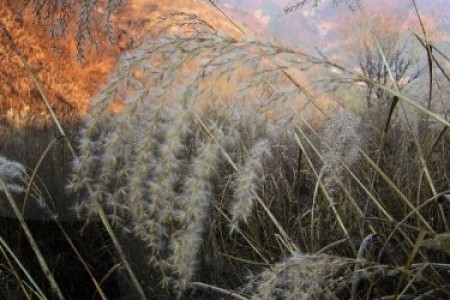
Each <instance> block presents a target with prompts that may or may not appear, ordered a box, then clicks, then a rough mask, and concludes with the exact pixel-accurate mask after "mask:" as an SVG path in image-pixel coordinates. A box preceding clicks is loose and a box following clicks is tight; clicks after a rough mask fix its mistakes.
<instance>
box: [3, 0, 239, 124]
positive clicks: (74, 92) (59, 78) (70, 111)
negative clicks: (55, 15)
mask: <svg viewBox="0 0 450 300" xmlns="http://www.w3.org/2000/svg"><path fill="white" fill-rule="evenodd" d="M17 8H18V4H17V3H16V2H14V1H9V2H7V3H6V4H5V5H2V6H1V7H0V17H1V20H2V21H3V22H4V23H5V26H6V28H7V30H8V31H9V33H10V35H11V37H12V38H13V39H14V42H15V43H16V44H17V45H18V47H19V48H20V49H21V51H22V52H23V55H24V58H25V59H26V60H27V61H28V63H29V64H30V65H31V67H32V70H33V71H34V73H35V75H36V76H37V78H38V80H39V81H40V82H41V83H42V85H43V88H44V90H45V92H46V94H47V96H48V98H49V100H50V102H51V104H52V105H53V107H54V109H55V111H56V113H57V114H58V115H59V116H60V117H61V118H70V119H73V118H79V117H80V116H82V115H84V114H85V112H86V111H87V109H88V107H89V105H88V104H89V101H90V99H91V98H92V97H93V96H94V95H95V94H96V93H97V91H98V90H99V88H100V87H101V85H102V84H104V83H105V82H106V80H107V78H108V75H109V74H110V73H111V72H112V70H113V69H114V66H115V65H116V63H117V61H118V58H119V56H120V53H121V52H123V51H127V50H130V49H132V48H133V47H136V45H138V44H139V41H140V40H141V39H142V38H143V37H144V36H149V37H151V38H155V37H156V36H157V35H158V32H160V31H161V30H166V31H167V30H168V31H170V30H172V29H171V28H170V26H168V22H167V20H166V21H165V20H164V18H166V17H169V16H172V17H173V15H175V17H176V15H177V14H178V13H181V12H183V13H187V14H195V15H197V16H199V17H200V18H202V19H204V20H205V21H206V22H207V23H208V24H210V25H211V26H212V27H214V28H216V29H217V30H219V31H221V32H223V33H226V34H227V35H231V36H234V37H238V36H239V32H238V31H237V29H235V28H234V27H233V26H232V25H231V24H230V23H228V21H227V20H226V19H225V17H224V16H223V15H221V14H220V12H218V11H217V10H215V9H213V8H212V7H211V6H210V5H209V4H208V3H206V2H204V1H200V0H198V1H195V0H194V1H192V0H189V1H188V0H183V1H176V3H175V1H156V0H135V1H128V2H126V4H125V5H124V7H122V8H121V9H120V10H119V11H118V12H117V13H116V15H114V16H113V18H112V21H113V26H114V27H113V39H114V40H115V41H114V42H113V43H110V42H109V41H108V38H107V36H106V33H105V31H104V29H103V28H102V27H101V25H102V24H103V23H102V21H103V20H104V19H105V16H104V12H103V11H102V9H96V10H95V11H94V12H93V15H92V17H93V19H94V20H96V21H97V22H96V26H94V28H93V29H94V35H95V36H96V38H97V41H96V42H97V45H96V46H93V45H92V44H89V43H87V44H86V47H85V50H86V56H85V57H86V59H85V60H84V61H83V62H81V63H80V62H79V61H77V59H76V58H77V44H76V41H75V39H74V36H75V31H76V20H72V21H71V23H69V25H68V29H69V34H68V35H67V37H66V38H64V39H62V38H60V39H52V38H51V37H50V36H49V24H48V23H45V20H44V22H43V23H42V24H40V23H38V22H36V18H35V16H34V15H33V13H32V11H31V8H30V7H28V8H27V10H25V13H24V17H23V19H19V18H18V17H17V14H16V12H17ZM75 16H76V14H75ZM0 65H1V69H0V122H5V120H9V121H14V122H13V123H19V124H20V123H22V122H23V121H24V120H26V119H29V120H31V121H32V122H36V123H40V121H44V123H45V121H47V120H48V119H49V116H48V113H47V110H46V108H45V105H44V103H43V101H41V95H40V93H39V92H38V90H37V89H36V88H35V86H34V84H33V83H32V81H31V79H30V78H29V75H28V74H27V73H26V71H25V69H24V67H23V66H22V63H21V61H20V59H19V57H18V56H17V54H16V53H15V51H14V50H13V47H11V45H10V42H9V39H8V37H7V35H6V33H5V32H4V30H0Z"/></svg>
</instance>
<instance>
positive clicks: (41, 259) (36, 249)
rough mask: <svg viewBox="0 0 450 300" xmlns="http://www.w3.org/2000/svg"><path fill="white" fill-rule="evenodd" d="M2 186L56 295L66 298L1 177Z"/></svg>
mask: <svg viewBox="0 0 450 300" xmlns="http://www.w3.org/2000/svg"><path fill="white" fill-rule="evenodd" d="M0 186H1V188H2V190H3V192H4V193H5V195H6V199H7V200H8V202H9V204H10V205H11V207H12V209H13V211H14V213H15V214H16V217H17V220H19V222H20V225H21V226H22V229H23V231H24V232H25V235H26V236H27V239H28V241H29V242H30V245H31V247H32V249H33V251H34V253H35V254H36V258H37V259H38V261H39V264H40V266H41V268H42V271H43V272H44V275H45V277H47V279H48V281H49V283H50V285H51V287H52V289H53V291H54V292H55V294H56V296H57V297H58V298H59V299H65V298H64V296H63V294H62V292H61V290H60V288H59V286H58V284H57V283H56V281H55V278H54V276H53V274H52V272H51V271H50V269H49V267H48V265H47V263H46V261H45V258H44V256H43V255H42V253H41V251H40V250H39V247H38V245H37V243H36V241H35V240H34V238H33V235H32V234H31V232H30V229H29V228H28V225H27V223H26V222H25V219H24V218H23V216H22V214H21V212H20V210H19V208H18V207H17V205H16V202H15V201H14V199H13V197H12V196H11V194H10V193H9V190H8V188H7V185H6V184H5V182H4V181H3V179H1V178H0Z"/></svg>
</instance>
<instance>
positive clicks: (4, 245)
mask: <svg viewBox="0 0 450 300" xmlns="http://www.w3.org/2000/svg"><path fill="white" fill-rule="evenodd" d="M0 243H1V244H2V246H1V247H0V251H1V252H2V254H3V256H4V257H5V259H6V261H7V264H8V266H9V268H10V269H11V272H12V273H13V275H14V277H15V278H16V280H17V282H18V284H19V285H20V288H21V289H22V291H23V292H24V294H25V296H26V297H27V299H31V295H30V294H29V291H28V290H27V289H26V288H25V285H24V284H23V282H22V279H21V278H20V276H19V274H18V273H17V271H16V269H15V268H14V266H13V264H12V262H11V260H10V259H9V258H8V256H7V254H6V252H5V250H4V249H6V251H7V252H8V254H9V255H10V256H11V257H12V258H13V259H14V261H15V263H16V264H17V265H18V266H19V268H20V269H21V270H22V272H23V273H24V274H25V277H27V279H28V281H29V282H30V284H31V285H32V286H33V288H34V290H33V289H32V292H33V293H34V294H35V295H36V296H37V297H38V298H39V299H47V298H46V297H45V295H44V293H43V292H42V290H41V289H40V288H39V286H38V285H37V283H36V282H35V281H34V279H33V277H31V275H30V274H29V273H28V271H27V270H26V269H25V267H24V266H23V265H22V263H21V262H20V260H19V259H18V258H17V257H16V255H15V254H14V252H13V251H12V250H11V248H10V247H9V246H8V244H7V243H6V242H5V240H4V239H3V238H2V237H0Z"/></svg>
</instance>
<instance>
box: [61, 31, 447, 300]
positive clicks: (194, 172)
mask: <svg viewBox="0 0 450 300" xmlns="http://www.w3.org/2000/svg"><path fill="white" fill-rule="evenodd" d="M320 64H322V65H325V66H332V67H333V68H336V67H339V68H340V70H341V71H342V72H344V73H345V75H346V76H350V77H351V80H352V81H362V82H368V81H370V78H365V77H364V76H363V75H361V74H358V73H355V72H353V71H347V69H346V68H345V67H341V66H337V65H336V64H332V63H331V62H329V61H327V60H326V59H325V58H314V57H311V56H307V55H305V54H303V53H301V52H298V51H295V50H292V49H285V48H282V47H278V46H276V45H272V44H267V43H262V42H260V41H256V40H250V39H244V40H242V41H238V40H235V39H232V38H229V37H226V36H220V35H217V33H216V32H212V31H209V30H208V29H207V28H206V30H205V31H201V32H200V33H199V32H197V33H196V35H187V36H179V35H178V36H177V35H168V36H166V37H162V38H160V39H158V40H156V41H148V42H144V43H143V44H142V45H141V47H139V48H138V49H136V50H135V51H133V52H130V53H127V54H124V56H123V58H122V60H121V63H120V64H119V66H118V68H117V70H116V71H115V73H114V74H113V76H112V77H111V78H110V80H109V82H108V84H107V85H106V86H105V87H104V88H103V90H102V92H101V93H100V94H99V95H98V97H97V99H96V101H95V102H94V104H93V106H92V110H91V112H90V114H89V115H88V116H87V117H86V120H85V124H84V127H83V128H82V130H81V134H80V139H79V145H78V153H79V157H78V158H77V159H76V160H75V161H74V174H73V177H72V180H71V182H70V184H69V186H70V188H71V189H72V190H73V191H77V192H79V193H80V194H81V198H80V202H79V204H78V205H77V211H78V212H79V213H80V215H81V216H84V217H87V218H95V217H96V216H97V215H98V214H100V215H101V213H100V208H101V210H102V211H104V212H105V213H106V216H107V217H108V218H109V220H110V222H111V224H112V225H113V226H114V228H116V229H118V230H122V232H123V233H124V234H128V235H132V236H134V237H135V238H136V239H137V240H138V241H140V242H141V243H142V244H143V245H145V249H146V250H145V251H143V253H142V255H143V257H144V258H145V260H146V262H147V263H148V264H149V265H150V266H151V269H152V274H151V275H152V276H151V278H140V281H141V283H143V285H144V286H155V283H157V284H158V285H159V287H160V288H162V289H165V290H167V291H168V292H169V293H175V294H178V295H181V293H183V291H184V290H185V289H186V288H187V287H188V286H189V282H191V281H192V280H194V278H196V276H201V274H198V273H197V269H198V266H199V265H201V264H202V262H201V260H200V258H199V253H201V252H202V251H206V250H208V249H209V251H215V252H214V253H212V254H211V253H209V254H208V257H213V256H215V257H217V256H219V255H220V254H219V253H221V254H222V256H223V257H227V258H229V259H230V263H229V265H231V266H232V267H234V268H235V270H236V271H235V272H236V273H237V274H238V276H242V275H243V274H244V273H245V272H246V271H247V270H246V269H251V270H253V271H260V268H256V267H254V266H252V264H253V265H258V263H262V264H265V265H271V262H272V261H274V260H275V261H276V260H277V259H281V258H282V257H292V258H291V259H288V260H287V261H286V262H285V263H280V264H276V265H271V268H270V269H268V270H267V271H265V272H263V273H261V274H260V275H258V276H257V278H256V279H255V280H257V283H256V286H254V287H253V288H249V289H248V291H249V293H255V294H254V295H255V296H254V297H255V298H258V297H261V298H285V297H291V298H293V299H296V298H302V297H303V298H305V299H310V298H314V297H325V298H332V297H347V296H353V297H362V298H363V297H372V296H374V295H390V294H393V293H395V294H401V295H403V294H405V293H409V292H410V291H411V293H416V294H417V293H424V294H426V293H428V294H430V295H435V296H436V295H442V294H443V293H445V291H448V287H447V286H444V287H439V285H440V284H441V283H443V282H445V278H446V276H447V275H446V274H445V270H446V269H447V268H448V264H446V260H445V257H442V256H441V255H442V253H440V252H441V251H439V249H440V248H427V249H435V250H434V252H433V250H430V251H428V250H427V251H426V250H424V248H422V245H426V243H425V244H423V240H424V239H425V238H428V240H433V237H435V236H437V234H439V233H445V232H447V231H448V220H446V217H445V216H446V214H448V209H449V207H448V203H447V202H441V200H440V199H441V198H442V197H443V195H445V194H446V193H448V176H449V175H448V172H449V170H448V167H447V166H446V164H441V163H442V162H445V161H446V159H447V158H448V153H447V152H446V151H445V149H446V148H447V147H448V141H446V140H444V139H443V138H442V136H435V135H434V132H428V134H429V135H430V140H433V138H434V142H433V143H432V144H431V145H430V144H427V143H424V144H421V143H418V141H417V137H416V136H415V133H414V132H406V133H404V132H402V130H403V129H404V128H405V127H394V126H390V125H391V119H393V118H399V119H400V118H401V117H402V116H403V115H401V114H399V115H398V116H397V115H394V114H393V113H392V112H393V111H394V110H395V109H396V104H397V102H398V101H401V103H402V105H408V106H411V107H413V108H414V109H415V110H416V111H418V112H419V114H421V115H426V116H427V117H429V118H432V119H434V120H436V121H437V122H438V123H440V124H441V125H444V126H448V121H447V120H446V119H445V118H444V117H442V116H441V115H439V114H436V113H434V112H432V111H430V110H428V109H426V108H424V107H423V106H421V105H420V104H417V103H416V102H415V101H414V100H411V99H410V97H408V96H407V95H403V94H399V93H398V92H395V91H393V90H391V89H390V88H388V87H381V88H384V89H385V90H386V92H388V93H392V94H393V95H394V96H395V97H394V100H393V103H392V105H391V109H390V113H389V114H388V115H387V117H386V116H382V117H384V120H383V121H380V120H373V119H370V118H364V119H363V116H356V115H354V114H352V113H351V112H349V111H347V112H346V111H339V112H329V111H326V109H324V108H322V107H321V105H320V103H319V102H317V101H316V99H315V98H314V97H313V95H311V94H310V93H309V92H308V90H307V88H305V87H304V86H303V85H302V84H301V83H299V82H298V81H297V80H296V79H295V77H294V76H293V75H292V72H293V71H295V69H296V68H298V67H302V68H308V67H311V66H315V65H320ZM224 86H226V87H227V89H226V90H224V89H223V87H224ZM307 105H310V106H312V107H316V108H317V110H318V111H319V112H320V113H321V114H325V115H327V116H326V117H325V118H324V119H323V120H324V121H323V122H322V123H320V122H319V124H317V122H316V123H315V124H313V122H311V120H310V119H308V118H307V117H306V114H303V113H304V110H303V108H304V107H305V106H307ZM407 123H408V122H407ZM406 128H408V127H406ZM423 147H425V148H423ZM423 149H427V153H429V155H427V156H426V157H425V156H424V154H423ZM432 153H435V155H434V156H431V154H432ZM425 158H426V159H425ZM429 166H433V167H432V168H431V167H429ZM441 176H444V178H446V179H443V180H441V179H440V178H442V177H441ZM412 182H414V184H412ZM433 216H437V217H436V218H435V217H433ZM230 229H231V230H230ZM223 232H228V233H229V234H228V235H227V236H226V237H224V236H223ZM212 235H214V236H222V242H221V243H220V244H219V245H218V244H217V241H216V240H215V239H212V238H211V236H212ZM208 236H209V239H210V241H207V240H206V238H207V237H208ZM213 240H214V241H215V242H214V243H216V244H215V245H213V247H209V248H208V249H207V247H206V245H208V244H210V243H213V242H212V241H213ZM369 241H370V242H369ZM430 243H431V242H430ZM338 245H342V246H341V247H337V246H338ZM436 249H438V250H436ZM298 251H300V252H301V253H304V252H306V253H312V254H311V255H310V254H301V255H297V254H296V253H299V252H298ZM323 252H330V254H333V255H330V254H328V255H324V254H323ZM322 254H323V255H322ZM255 260H256V262H255ZM242 261H244V262H246V263H247V264H248V266H246V267H242V266H239V267H238V265H239V263H238V262H242ZM428 263H429V264H428ZM135 267H136V266H135ZM428 267H429V269H428ZM431 274H434V275H431ZM415 276H417V277H415ZM429 276H435V277H433V278H434V279H433V280H431V281H430V280H428V281H427V280H425V279H423V278H424V277H429ZM391 277H395V278H397V279H398V282H397V283H396V284H387V283H386V279H387V278H391ZM241 278H242V277H240V279H241ZM299 281H300V282H302V284H296V282H299ZM384 284H386V285H385V286H383V285H384ZM233 287H236V286H235V285H234V286H233ZM417 291H420V292H417Z"/></svg>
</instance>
